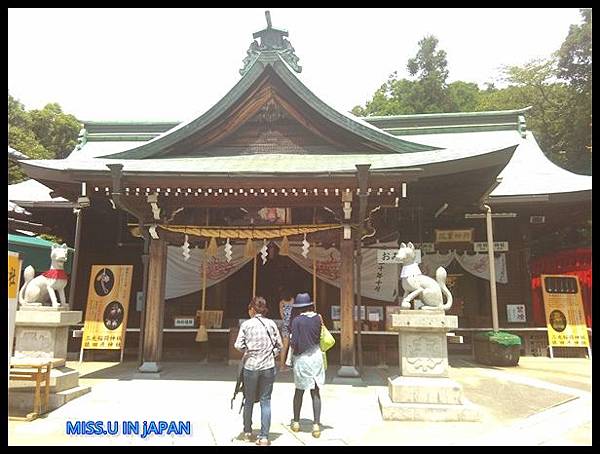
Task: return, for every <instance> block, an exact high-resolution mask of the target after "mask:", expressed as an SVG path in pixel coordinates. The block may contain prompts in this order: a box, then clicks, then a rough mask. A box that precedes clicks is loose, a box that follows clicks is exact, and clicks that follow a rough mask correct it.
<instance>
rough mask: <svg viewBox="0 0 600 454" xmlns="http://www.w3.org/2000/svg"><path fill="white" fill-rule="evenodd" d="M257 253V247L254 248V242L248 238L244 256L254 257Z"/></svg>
mask: <svg viewBox="0 0 600 454" xmlns="http://www.w3.org/2000/svg"><path fill="white" fill-rule="evenodd" d="M255 255H256V249H255V248H254V242H253V241H252V240H251V239H250V238H248V241H246V246H245V247H244V257H246V258H252V257H254V256H255Z"/></svg>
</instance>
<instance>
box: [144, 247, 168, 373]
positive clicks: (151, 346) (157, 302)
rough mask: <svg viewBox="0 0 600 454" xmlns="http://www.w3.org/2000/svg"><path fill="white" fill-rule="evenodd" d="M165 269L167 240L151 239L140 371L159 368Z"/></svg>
mask: <svg viewBox="0 0 600 454" xmlns="http://www.w3.org/2000/svg"><path fill="white" fill-rule="evenodd" d="M166 271H167V242H166V241H165V239H163V238H160V239H158V240H152V241H151V242H150V264H149V270H148V294H147V295H146V317H145V320H144V350H143V353H142V365H141V366H140V368H139V370H140V372H160V369H161V367H160V360H161V356H162V339H163V337H162V335H163V318H164V308H165V280H166Z"/></svg>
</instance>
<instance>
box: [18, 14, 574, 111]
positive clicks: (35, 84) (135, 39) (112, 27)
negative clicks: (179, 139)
mask: <svg viewBox="0 0 600 454" xmlns="http://www.w3.org/2000/svg"><path fill="white" fill-rule="evenodd" d="M266 9H269V10H270V11H271V17H272V22H273V26H274V27H277V28H283V29H286V30H288V31H289V34H290V36H289V40H290V42H291V43H292V45H293V46H294V48H295V50H296V55H298V57H299V58H300V61H299V63H300V65H302V68H303V69H302V74H301V78H302V80H303V81H304V82H305V83H306V84H307V86H308V88H310V89H311V90H312V91H313V92H314V93H315V94H316V95H317V96H320V97H321V98H323V100H324V101H326V102H329V103H331V105H332V106H334V107H336V108H338V109H340V110H346V111H347V110H350V109H351V108H352V107H354V106H355V105H357V104H361V105H364V103H365V101H366V100H367V99H369V98H370V97H371V96H372V94H373V93H374V91H375V90H376V89H377V88H379V86H381V84H382V83H383V82H385V80H387V77H388V76H389V74H391V73H392V72H393V71H398V74H399V75H400V76H408V73H407V71H406V63H407V61H408V59H409V58H411V57H413V56H414V55H415V54H416V52H417V48H418V47H417V43H418V41H419V40H420V39H422V38H423V37H424V36H425V35H427V34H433V35H435V36H436V37H437V38H438V39H439V41H440V44H439V48H441V49H444V50H445V51H446V52H447V54H448V55H447V59H448V68H449V71H450V76H449V80H450V81H454V80H464V81H469V82H477V83H479V84H481V86H482V87H483V85H482V84H483V83H484V82H488V81H492V80H494V79H495V78H496V77H498V76H499V73H500V71H499V68H500V67H501V66H502V65H518V64H523V63H525V62H526V61H528V60H530V59H532V58H541V57H548V56H550V54H551V53H552V52H554V51H556V50H557V49H558V48H559V47H560V45H561V44H562V42H563V40H564V39H565V37H566V36H567V33H568V31H569V25H571V24H578V23H580V14H579V10H578V9H575V8H570V9H284V8H258V9H9V10H8V90H9V92H10V94H11V95H12V96H14V97H16V98H17V99H19V100H20V101H21V102H22V103H24V104H25V106H26V108H27V109H32V108H41V107H43V106H44V105H45V104H46V103H48V102H58V103H59V104H60V105H61V106H62V108H63V110H64V111H65V112H67V113H71V114H73V115H75V116H76V117H77V118H79V119H80V120H140V121H143V120H187V119H189V118H191V117H194V116H197V115H199V114H201V113H203V112H204V111H206V110H207V109H208V108H210V107H211V106H212V105H213V104H214V103H216V102H217V101H218V100H219V99H220V98H221V97H222V96H223V95H225V94H226V93H227V91H229V89H231V87H233V85H234V84H235V83H236V82H237V81H238V80H239V78H240V75H239V73H238V70H239V69H240V68H241V66H242V60H243V58H244V57H245V56H246V49H247V48H248V46H249V44H250V42H251V41H252V33H253V32H255V31H258V30H261V29H263V28H265V26H266V21H265V17H264V11H265V10H266Z"/></svg>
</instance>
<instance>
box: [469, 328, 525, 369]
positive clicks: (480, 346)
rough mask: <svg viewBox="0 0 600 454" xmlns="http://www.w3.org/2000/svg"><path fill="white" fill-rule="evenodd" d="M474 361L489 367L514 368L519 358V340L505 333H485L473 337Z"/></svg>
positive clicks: (517, 337)
mask: <svg viewBox="0 0 600 454" xmlns="http://www.w3.org/2000/svg"><path fill="white" fill-rule="evenodd" d="M473 351H474V356H475V361H477V362H479V363H482V364H487V365H490V366H516V365H518V364H519V359H520V357H521V338H520V337H519V336H517V335H515V334H511V333H507V332H505V331H485V332H483V333H477V334H475V335H474V336H473Z"/></svg>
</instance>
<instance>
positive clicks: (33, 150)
mask: <svg viewBox="0 0 600 454" xmlns="http://www.w3.org/2000/svg"><path fill="white" fill-rule="evenodd" d="M80 129H81V123H80V122H79V121H78V120H77V119H76V118H75V117H74V116H73V115H69V114H65V113H63V111H62V109H61V108H60V106H59V105H58V104H56V103H51V104H47V105H46V106H45V107H44V108H43V109H41V110H31V111H27V110H25V107H24V106H23V104H21V103H20V102H19V101H18V100H17V99H15V98H13V97H12V96H11V95H10V93H9V94H8V145H9V146H10V147H12V148H14V149H15V150H17V151H19V152H21V153H24V154H26V155H27V156H29V157H30V158H32V159H54V158H58V159H62V158H65V157H67V156H68V154H69V153H70V152H71V151H72V150H73V149H74V148H75V145H76V144H77V136H78V134H79V130H80ZM26 179H27V176H26V175H25V173H24V172H23V171H22V170H21V169H20V167H19V165H18V164H16V163H13V162H9V165H8V182H9V184H12V183H18V182H20V181H23V180H26Z"/></svg>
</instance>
